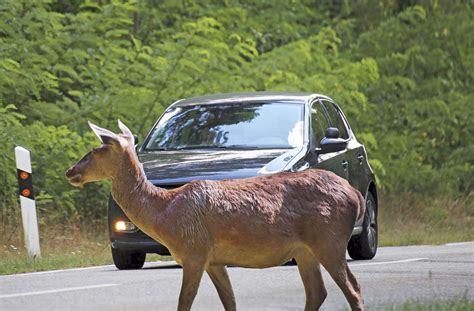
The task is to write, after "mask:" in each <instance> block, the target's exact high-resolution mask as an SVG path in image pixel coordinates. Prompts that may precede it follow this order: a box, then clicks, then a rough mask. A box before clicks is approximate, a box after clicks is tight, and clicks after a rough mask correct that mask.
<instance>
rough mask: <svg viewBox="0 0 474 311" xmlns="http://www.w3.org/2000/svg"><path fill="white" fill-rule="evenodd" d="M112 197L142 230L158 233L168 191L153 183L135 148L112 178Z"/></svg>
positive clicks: (125, 155)
mask: <svg viewBox="0 0 474 311" xmlns="http://www.w3.org/2000/svg"><path fill="white" fill-rule="evenodd" d="M112 196H113V198H114V200H115V201H116V202H117V203H118V204H119V206H120V207H121V208H122V210H123V211H124V212H125V214H126V215H127V217H128V218H129V219H130V220H131V221H132V222H133V223H134V224H136V225H137V226H138V227H139V228H140V229H141V230H142V231H144V232H145V233H147V234H149V235H156V230H157V228H159V227H160V224H159V221H160V220H161V217H160V214H162V213H163V212H164V210H165V209H166V206H167V201H168V198H167V196H168V193H167V191H166V190H164V189H160V188H157V187H155V186H154V185H153V184H152V183H151V182H149V181H148V180H147V178H146V176H145V173H144V171H143V167H142V165H141V163H140V162H139V161H138V158H137V156H136V154H135V152H134V151H131V152H126V153H125V154H124V158H123V161H122V165H121V167H119V168H118V170H117V174H116V176H115V177H114V178H113V179H112Z"/></svg>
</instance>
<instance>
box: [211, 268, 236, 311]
mask: <svg viewBox="0 0 474 311" xmlns="http://www.w3.org/2000/svg"><path fill="white" fill-rule="evenodd" d="M206 271H207V274H209V277H210V278H211V280H212V283H214V286H215V287H216V289H217V293H218V294H219V297H220V299H221V301H222V304H223V305H224V309H225V310H226V311H234V310H236V306H235V297H234V292H233V291H232V285H231V284H230V280H229V275H228V274H227V269H226V267H225V266H220V265H218V266H214V265H210V266H209V267H207V270H206Z"/></svg>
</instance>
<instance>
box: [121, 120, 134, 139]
mask: <svg viewBox="0 0 474 311" xmlns="http://www.w3.org/2000/svg"><path fill="white" fill-rule="evenodd" d="M117 121H118V126H119V128H120V130H121V131H122V134H124V135H125V136H128V137H130V138H133V134H132V131H130V129H129V128H128V127H127V126H126V125H125V124H123V123H122V121H120V119H119V120H117Z"/></svg>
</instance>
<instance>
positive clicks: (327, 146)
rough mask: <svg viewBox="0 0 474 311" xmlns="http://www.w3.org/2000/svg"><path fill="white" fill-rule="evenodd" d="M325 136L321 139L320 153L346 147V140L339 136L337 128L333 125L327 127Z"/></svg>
mask: <svg viewBox="0 0 474 311" xmlns="http://www.w3.org/2000/svg"><path fill="white" fill-rule="evenodd" d="M325 135H326V137H324V138H323V139H321V151H320V153H321V154H324V153H331V152H337V151H341V150H344V149H346V148H347V143H348V141H347V140H346V139H343V138H339V130H338V129H337V128H335V127H328V128H327V129H326V133H325Z"/></svg>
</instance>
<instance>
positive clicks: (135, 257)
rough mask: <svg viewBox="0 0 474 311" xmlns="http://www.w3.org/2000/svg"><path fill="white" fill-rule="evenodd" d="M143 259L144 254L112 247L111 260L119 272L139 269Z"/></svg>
mask: <svg viewBox="0 0 474 311" xmlns="http://www.w3.org/2000/svg"><path fill="white" fill-rule="evenodd" d="M145 258H146V253H142V252H130V251H124V250H120V249H115V248H113V247H112V259H113V260H114V264H115V266H116V267H117V268H118V269H119V270H131V269H141V268H142V267H143V264H144V263H145Z"/></svg>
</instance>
